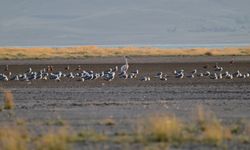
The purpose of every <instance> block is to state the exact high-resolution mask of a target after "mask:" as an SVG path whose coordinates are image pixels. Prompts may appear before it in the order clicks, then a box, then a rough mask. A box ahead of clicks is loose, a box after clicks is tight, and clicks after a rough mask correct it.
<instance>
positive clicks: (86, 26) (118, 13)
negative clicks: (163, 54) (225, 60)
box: [0, 0, 250, 46]
mask: <svg viewBox="0 0 250 150" xmlns="http://www.w3.org/2000/svg"><path fill="white" fill-rule="evenodd" d="M249 6H250V1H249V0H238V1H235V0H158V1H151V0H133V1H132V0H128V1H122V0H105V1H100V0H92V1H87V0H72V1H68V0H54V1H49V0H44V1H32V0H23V1H18V0H10V1H1V2H0V46H69V45H171V44H172V45H175V44H176V45H181V44H182V45H184V46H185V45H190V44H191V45H192V44H193V45H202V44H203V45H216V44H217V45H218V44H222V45H223V44H225V45H227V44H229V45H230V44H231V45H233V44H235V45H239V44H244V45H245V44H248V43H250V9H249Z"/></svg>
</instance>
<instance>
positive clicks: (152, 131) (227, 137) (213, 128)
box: [0, 106, 250, 150]
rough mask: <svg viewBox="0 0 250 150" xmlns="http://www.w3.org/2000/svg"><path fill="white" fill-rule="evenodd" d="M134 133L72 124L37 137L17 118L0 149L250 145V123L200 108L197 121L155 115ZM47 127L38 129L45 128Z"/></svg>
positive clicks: (0, 138)
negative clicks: (80, 128)
mask: <svg viewBox="0 0 250 150" xmlns="http://www.w3.org/2000/svg"><path fill="white" fill-rule="evenodd" d="M99 125H100V126H111V125H112V126H114V127H115V126H116V123H115V120H114V119H113V118H107V119H104V120H102V121H101V124H99ZM135 125H136V127H135V129H134V130H132V131H131V132H129V133H127V132H122V133H115V134H106V133H105V132H102V131H96V130H94V129H86V130H83V131H81V132H76V131H74V130H73V129H71V128H70V127H69V126H68V125H65V124H60V126H58V125H57V124H51V126H47V127H48V130H45V131H44V130H42V132H41V133H39V134H34V132H33V131H32V129H29V130H28V126H29V125H28V122H26V121H25V120H22V119H19V118H18V119H16V120H15V121H14V123H13V122H11V123H9V124H6V125H4V126H1V128H0V149H3V150H17V149H18V150H26V149H30V148H32V149H38V150H68V149H70V148H71V146H72V144H74V143H83V144H84V143H105V142H106V143H109V144H110V143H118V144H128V145H131V144H133V143H135V144H142V145H144V146H145V147H146V148H149V149H151V148H152V149H156V148H158V149H166V148H168V147H169V146H180V145H182V144H190V143H196V144H200V145H211V146H217V147H219V148H223V147H224V146H225V145H226V144H227V143H228V142H233V143H236V144H250V124H249V122H247V121H244V120H243V121H240V122H237V123H231V124H227V125H225V124H223V123H222V122H220V121H219V120H218V119H217V118H216V116H215V115H214V114H213V113H212V112H210V111H208V110H205V109H204V108H203V107H202V106H198V107H197V108H196V109H195V111H194V115H193V120H191V121H183V120H181V119H179V118H177V117H176V116H175V115H166V114H162V115H154V116H149V117H146V118H145V119H142V120H138V122H135ZM43 126H44V124H40V125H37V126H36V127H35V128H36V129H39V128H41V129H42V128H43Z"/></svg>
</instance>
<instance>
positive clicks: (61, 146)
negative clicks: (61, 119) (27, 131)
mask: <svg viewBox="0 0 250 150" xmlns="http://www.w3.org/2000/svg"><path fill="white" fill-rule="evenodd" d="M69 141H70V134H69V131H68V129H67V128H65V127H64V128H60V129H58V130H55V131H49V132H47V133H45V134H43V135H41V137H39V138H38V139H37V141H36V149H37V150H68V149H70V146H69Z"/></svg>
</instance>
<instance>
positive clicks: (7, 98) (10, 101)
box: [4, 90, 15, 109]
mask: <svg viewBox="0 0 250 150" xmlns="http://www.w3.org/2000/svg"><path fill="white" fill-rule="evenodd" d="M14 106H15V104H14V98H13V95H12V93H11V91H9V90H4V109H13V108H14Z"/></svg>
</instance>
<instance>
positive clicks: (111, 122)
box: [100, 118, 115, 126]
mask: <svg viewBox="0 0 250 150" xmlns="http://www.w3.org/2000/svg"><path fill="white" fill-rule="evenodd" d="M100 124H102V125H105V126H114V125H115V120H114V119H113V118H106V119H103V120H102V121H100Z"/></svg>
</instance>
